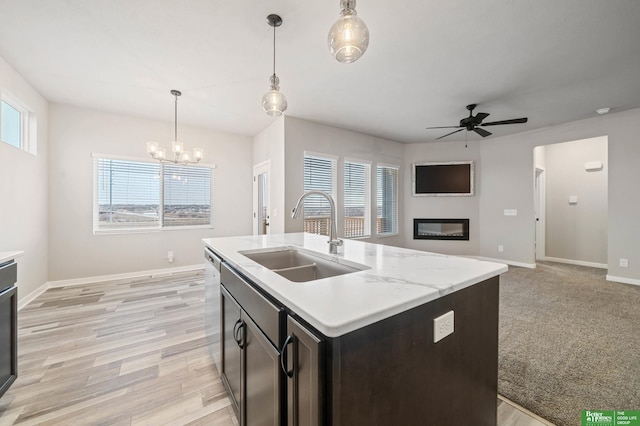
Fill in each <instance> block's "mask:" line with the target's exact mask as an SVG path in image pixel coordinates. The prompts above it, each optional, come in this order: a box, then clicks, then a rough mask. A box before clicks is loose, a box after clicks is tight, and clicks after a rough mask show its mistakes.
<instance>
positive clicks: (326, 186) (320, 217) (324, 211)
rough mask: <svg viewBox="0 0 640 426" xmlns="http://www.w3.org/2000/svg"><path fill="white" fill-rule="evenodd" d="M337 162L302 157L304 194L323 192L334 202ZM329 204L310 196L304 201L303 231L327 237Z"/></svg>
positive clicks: (320, 158)
mask: <svg viewBox="0 0 640 426" xmlns="http://www.w3.org/2000/svg"><path fill="white" fill-rule="evenodd" d="M336 171H337V160H336V159H335V158H332V157H327V156H322V155H316V154H309V153H305V155H304V192H307V191H311V190H317V191H324V192H326V193H328V194H329V195H331V197H332V198H333V200H334V202H335V200H336V180H337V179H336ZM330 213H331V208H330V206H329V202H328V201H327V200H326V199H325V198H324V197H321V196H318V195H311V196H309V197H307V198H306V199H305V200H304V231H305V232H310V233H313V234H321V235H329V229H330V226H331V220H330V218H331V214H330Z"/></svg>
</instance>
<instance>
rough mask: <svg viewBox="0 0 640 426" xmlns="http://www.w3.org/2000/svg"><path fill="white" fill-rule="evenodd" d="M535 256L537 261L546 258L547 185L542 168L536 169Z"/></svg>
mask: <svg viewBox="0 0 640 426" xmlns="http://www.w3.org/2000/svg"><path fill="white" fill-rule="evenodd" d="M534 185H535V210H536V211H535V217H536V222H535V227H536V230H535V252H536V253H535V254H536V260H544V259H545V258H546V250H545V232H546V228H545V200H546V184H545V172H544V169H543V168H541V167H536V168H535V182H534Z"/></svg>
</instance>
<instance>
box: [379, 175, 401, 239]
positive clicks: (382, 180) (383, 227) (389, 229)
mask: <svg viewBox="0 0 640 426" xmlns="http://www.w3.org/2000/svg"><path fill="white" fill-rule="evenodd" d="M376 175H377V176H376V186H377V190H376V192H377V197H376V198H377V202H376V204H377V206H376V210H377V216H378V224H377V230H378V234H397V233H398V168H397V167H394V166H384V165H378V166H377V167H376Z"/></svg>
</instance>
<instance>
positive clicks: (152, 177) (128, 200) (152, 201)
mask: <svg viewBox="0 0 640 426" xmlns="http://www.w3.org/2000/svg"><path fill="white" fill-rule="evenodd" d="M96 169H97V177H98V179H97V188H96V189H97V191H96V192H97V194H96V195H97V210H98V212H97V217H96V218H95V222H94V230H116V229H124V228H154V227H158V226H159V225H160V210H159V206H160V165H159V164H154V163H145V162H133V161H121V160H109V159H104V158H98V159H97V160H96Z"/></svg>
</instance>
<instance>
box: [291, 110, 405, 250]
mask: <svg viewBox="0 0 640 426" xmlns="http://www.w3.org/2000/svg"><path fill="white" fill-rule="evenodd" d="M284 123H285V125H284V130H285V138H284V140H285V168H286V182H285V208H286V210H287V211H290V210H291V209H292V208H293V207H294V206H295V204H296V202H297V200H298V198H299V197H300V196H301V195H302V193H303V187H304V179H303V176H304V167H303V164H304V152H305V151H312V152H315V153H322V154H329V155H333V156H337V157H339V160H338V182H337V183H338V185H337V191H338V200H336V208H337V210H338V235H344V233H343V226H344V225H343V223H344V222H343V221H342V220H341V219H340V216H341V213H342V212H343V208H344V207H343V202H342V198H343V197H342V192H343V186H344V185H343V179H344V159H345V157H347V158H351V159H359V160H365V161H370V162H371V163H372V164H371V175H372V176H371V188H372V189H373V191H374V193H375V170H376V164H378V163H386V164H393V165H397V166H399V167H400V170H399V177H400V179H402V176H404V167H403V165H404V146H403V145H402V144H399V143H397V142H393V141H389V140H386V139H381V138H377V137H374V136H369V135H364V134H362V133H356V132H352V131H348V130H343V129H339V128H336V127H331V126H326V125H322V124H318V123H313V122H310V121H306V120H302V119H299V118H294V117H289V116H287V117H285V121H284ZM398 192H399V198H398V199H399V202H398V204H399V206H398V210H399V211H398V222H399V228H400V229H399V231H400V233H399V235H397V236H393V237H384V238H377V237H376V236H375V235H374V236H372V238H370V239H365V241H373V242H378V243H382V244H388V245H402V244H403V242H404V241H403V240H404V238H403V232H404V227H405V226H404V224H403V220H402V219H403V217H404V216H403V203H402V200H403V199H404V197H405V192H404V185H403V183H402V181H400V182H399V183H398ZM372 200H373V201H372V204H375V201H374V200H375V197H372ZM371 211H372V218H374V217H375V206H373V205H372V210H371ZM372 222H374V223H375V221H372ZM302 230H303V221H302V219H301V218H298V219H291V216H290V215H288V214H287V215H286V217H285V231H286V232H301V231H302Z"/></svg>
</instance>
